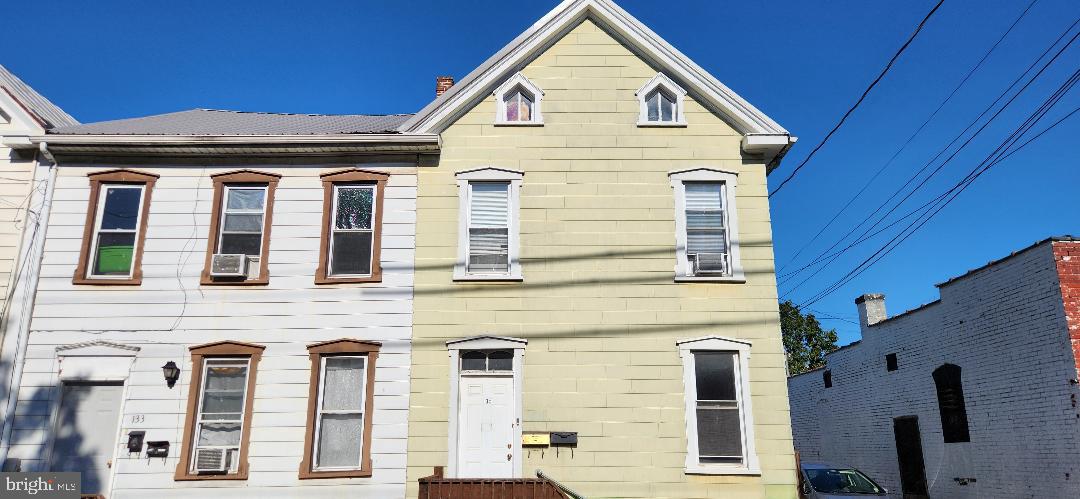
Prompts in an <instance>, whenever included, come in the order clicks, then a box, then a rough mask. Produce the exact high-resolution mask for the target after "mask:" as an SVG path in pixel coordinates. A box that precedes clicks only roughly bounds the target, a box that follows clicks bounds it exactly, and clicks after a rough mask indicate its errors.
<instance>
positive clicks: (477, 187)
mask: <svg viewBox="0 0 1080 499" xmlns="http://www.w3.org/2000/svg"><path fill="white" fill-rule="evenodd" d="M455 176H456V177H457V184H458V213H459V219H458V256H457V261H456V262H455V263H454V280H455V281H520V280H521V279H522V275H521V264H520V262H519V260H518V252H519V246H520V242H519V231H518V224H519V216H518V207H519V206H520V199H519V198H520V195H521V194H520V193H521V182H522V178H523V177H524V173H522V172H520V171H516V170H509V169H504V168H496V167H485V168H477V169H474V170H464V171H459V172H458V173H457V174H456V175H455Z"/></svg>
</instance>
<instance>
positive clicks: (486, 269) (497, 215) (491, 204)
mask: <svg viewBox="0 0 1080 499" xmlns="http://www.w3.org/2000/svg"><path fill="white" fill-rule="evenodd" d="M469 191H470V195H469V261H468V267H467V271H468V272H473V273H499V274H505V273H508V272H509V271H510V251H509V250H510V183H509V182H471V183H470V184H469Z"/></svg>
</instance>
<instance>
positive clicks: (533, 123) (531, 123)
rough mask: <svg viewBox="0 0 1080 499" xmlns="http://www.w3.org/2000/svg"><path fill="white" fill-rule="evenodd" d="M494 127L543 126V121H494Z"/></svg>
mask: <svg viewBox="0 0 1080 499" xmlns="http://www.w3.org/2000/svg"><path fill="white" fill-rule="evenodd" d="M495 126H544V122H543V121H496V122H495Z"/></svg>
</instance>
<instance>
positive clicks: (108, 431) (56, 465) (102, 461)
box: [49, 383, 124, 495]
mask: <svg viewBox="0 0 1080 499" xmlns="http://www.w3.org/2000/svg"><path fill="white" fill-rule="evenodd" d="M61 390H62V394H61V396H60V409H59V413H58V415H57V418H56V430H55V431H56V434H55V437H54V440H53V448H52V454H51V457H50V463H49V469H50V470H52V471H78V472H80V473H82V493H83V494H102V495H104V494H106V493H107V492H108V488H109V473H110V471H111V467H112V462H113V458H114V454H115V451H116V447H117V442H116V428H117V425H118V424H119V418H120V403H121V399H122V396H123V392H124V385H123V384H121V383H64V385H63V388H62V389H61Z"/></svg>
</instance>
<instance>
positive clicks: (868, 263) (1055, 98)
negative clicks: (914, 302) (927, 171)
mask: <svg viewBox="0 0 1080 499" xmlns="http://www.w3.org/2000/svg"><path fill="white" fill-rule="evenodd" d="M1078 81H1080V70H1077V71H1075V72H1074V73H1073V74H1072V76H1071V77H1070V78H1069V79H1068V80H1066V82H1065V83H1063V84H1062V85H1061V86H1060V87H1059V88H1058V89H1057V90H1056V91H1055V92H1054V93H1053V94H1052V95H1051V96H1050V97H1048V98H1047V100H1046V101H1044V103H1043V104H1042V105H1041V106H1039V108H1038V109H1036V111H1035V112H1034V113H1033V114H1032V115H1031V116H1029V117H1028V118H1027V119H1026V120H1025V121H1024V122H1023V123H1022V124H1021V125H1020V126H1019V127H1017V129H1016V130H1014V132H1013V133H1011V134H1010V135H1009V136H1008V137H1007V138H1006V139H1005V140H1004V141H1003V142H1002V143H1001V145H999V146H998V147H997V148H996V149H995V150H994V151H993V152H992V153H991V154H990V155H989V156H987V158H986V159H984V160H983V161H982V162H980V164H979V165H977V166H976V167H975V168H974V169H973V170H972V172H971V173H969V174H968V175H967V176H965V177H964V178H963V179H961V180H960V182H958V183H957V184H956V185H955V186H953V188H951V189H949V190H948V191H947V192H948V193H950V194H951V197H949V198H948V199H947V200H945V201H944V202H943V203H942V204H941V205H940V206H938V207H937V208H936V209H935V210H934V211H933V212H932V213H930V214H929V215H928V216H926V217H924V218H922V219H921V220H917V221H916V222H913V223H912V224H910V225H909V226H908V227H906V228H905V229H904V230H902V231H901V232H900V233H898V234H897V235H896V236H894V237H893V238H892V239H891V240H889V241H888V242H887V243H885V245H883V246H882V247H881V248H879V249H878V250H877V251H875V252H874V254H872V255H870V256H869V257H867V258H866V259H865V260H863V261H862V262H861V263H860V264H859V265H857V266H856V267H855V268H854V269H852V270H851V271H849V272H848V273H847V274H845V275H844V277H841V278H840V279H839V280H837V281H835V282H834V283H832V284H830V285H829V286H827V287H826V288H825V289H824V290H822V291H820V292H819V293H818V294H816V295H814V296H813V297H811V298H810V299H809V300H807V301H806V302H804V303H802V304H800V307H808V306H810V305H812V304H814V303H817V302H818V301H820V300H822V299H824V298H825V297H827V296H828V295H830V294H832V293H833V292H835V291H837V290H838V289H840V287H842V286H843V285H845V284H847V283H848V282H850V281H851V280H852V279H854V278H855V277H858V276H859V275H860V274H862V273H863V272H865V271H866V270H868V269H869V268H870V267H872V266H873V265H874V264H876V263H877V262H879V261H881V259H882V258H884V257H885V256H887V255H888V254H889V253H891V252H892V251H893V250H894V249H896V247H898V246H899V245H900V244H901V243H903V242H904V241H906V240H907V239H908V238H910V237H911V236H912V235H913V234H914V233H915V232H917V231H918V230H919V229H921V228H922V227H923V226H925V225H926V224H927V223H928V222H929V221H930V220H931V219H933V218H934V216H936V215H937V214H938V213H940V212H941V210H943V209H944V208H945V207H946V206H948V205H949V204H950V203H952V201H953V200H955V199H956V198H957V197H958V196H959V195H960V194H961V193H963V191H964V190H966V189H967V188H968V187H969V186H970V185H971V184H972V183H974V181H975V180H976V179H978V177H979V176H981V175H982V174H984V173H986V172H987V171H988V170H989V169H990V168H993V167H994V166H996V165H998V164H1000V163H1001V162H1002V161H1004V160H1005V159H1007V158H1008V157H1010V156H1012V155H1013V154H1015V153H1016V152H1018V151H1020V150H1022V149H1023V148H1024V147H1026V146H1027V145H1029V144H1031V143H1032V142H1034V141H1035V140H1036V139H1038V138H1039V137H1042V136H1043V135H1044V134H1045V133H1047V132H1049V131H1050V130H1052V129H1054V128H1055V127H1057V126H1058V125H1060V124H1061V123H1063V122H1064V121H1065V120H1067V119H1068V118H1070V117H1072V116H1073V115H1074V114H1076V112H1078V111H1080V107H1078V108H1076V109H1074V110H1072V111H1070V112H1069V113H1068V114H1066V115H1065V116H1063V117H1062V118H1060V119H1058V120H1057V121H1056V122H1054V123H1053V124H1051V125H1050V126H1048V127H1046V128H1044V129H1043V130H1042V131H1040V132H1039V133H1037V134H1036V135H1034V136H1033V137H1031V138H1030V139H1028V140H1026V141H1025V142H1023V143H1022V144H1021V145H1020V146H1018V147H1013V146H1014V145H1015V144H1016V143H1017V142H1019V141H1020V139H1021V138H1022V137H1023V135H1025V134H1026V133H1027V132H1029V131H1030V130H1031V129H1032V128H1034V126H1035V125H1036V124H1037V123H1038V122H1039V121H1041V120H1042V119H1043V118H1044V117H1045V116H1046V114H1047V113H1048V112H1049V111H1050V109H1051V108H1053V106H1055V105H1056V104H1057V103H1058V102H1060V101H1061V99H1062V98H1063V97H1064V96H1065V94H1066V93H1067V92H1068V91H1069V90H1071V89H1072V87H1073V86H1074V85H1075V84H1076V83H1077V82H1078ZM1010 148H1012V149H1011V150H1010ZM995 156H996V157H995Z"/></svg>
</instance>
